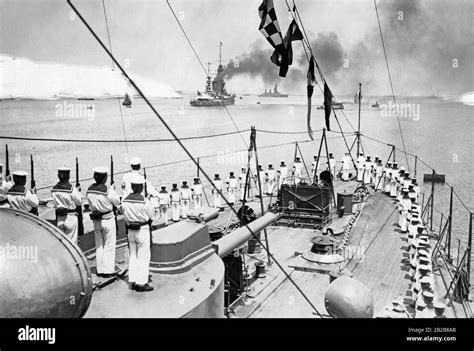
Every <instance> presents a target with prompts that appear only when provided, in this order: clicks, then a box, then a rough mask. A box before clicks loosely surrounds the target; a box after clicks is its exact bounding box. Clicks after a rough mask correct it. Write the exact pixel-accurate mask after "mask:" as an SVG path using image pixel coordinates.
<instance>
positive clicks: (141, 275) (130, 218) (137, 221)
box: [122, 174, 155, 292]
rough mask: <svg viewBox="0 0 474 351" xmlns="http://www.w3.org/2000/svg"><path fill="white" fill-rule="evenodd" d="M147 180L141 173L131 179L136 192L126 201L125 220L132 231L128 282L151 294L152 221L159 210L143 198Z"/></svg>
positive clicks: (138, 289) (124, 201)
mask: <svg viewBox="0 0 474 351" xmlns="http://www.w3.org/2000/svg"><path fill="white" fill-rule="evenodd" d="M144 184H145V178H143V177H142V176H141V175H139V174H134V175H132V176H131V177H130V185H131V189H132V193H131V194H129V195H127V197H125V198H124V199H123V201H122V209H123V218H124V220H125V226H126V228H127V231H128V243H129V263H128V280H129V282H130V283H131V284H132V289H133V290H135V291H139V292H143V291H151V290H153V287H152V286H151V285H149V278H148V274H149V270H150V258H151V253H150V222H151V221H152V220H153V216H154V215H155V209H154V208H153V205H152V204H151V202H150V200H148V199H146V198H145V197H144V196H143V195H142V192H143V188H144Z"/></svg>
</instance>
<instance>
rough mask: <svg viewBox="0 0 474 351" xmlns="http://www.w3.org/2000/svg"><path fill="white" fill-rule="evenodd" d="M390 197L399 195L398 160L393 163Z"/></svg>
mask: <svg viewBox="0 0 474 351" xmlns="http://www.w3.org/2000/svg"><path fill="white" fill-rule="evenodd" d="M390 174H391V177H390V197H396V196H397V174H398V165H397V163H396V162H394V163H393V168H392V171H391V172H390Z"/></svg>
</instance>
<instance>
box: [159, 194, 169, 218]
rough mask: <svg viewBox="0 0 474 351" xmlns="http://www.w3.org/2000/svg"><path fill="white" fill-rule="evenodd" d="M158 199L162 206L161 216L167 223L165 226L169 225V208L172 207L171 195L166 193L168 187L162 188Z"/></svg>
mask: <svg viewBox="0 0 474 351" xmlns="http://www.w3.org/2000/svg"><path fill="white" fill-rule="evenodd" d="M158 199H159V204H160V216H161V218H163V220H164V221H165V225H168V208H169V207H170V194H169V193H168V191H166V186H164V185H162V186H161V190H160V192H159V193H158Z"/></svg>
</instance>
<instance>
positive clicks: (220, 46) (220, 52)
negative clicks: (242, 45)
mask: <svg viewBox="0 0 474 351" xmlns="http://www.w3.org/2000/svg"><path fill="white" fill-rule="evenodd" d="M219 67H222V41H220V42H219Z"/></svg>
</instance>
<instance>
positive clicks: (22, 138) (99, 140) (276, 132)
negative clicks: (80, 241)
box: [0, 129, 340, 143]
mask: <svg viewBox="0 0 474 351" xmlns="http://www.w3.org/2000/svg"><path fill="white" fill-rule="evenodd" d="M248 131H250V129H241V130H239V131H235V132H225V133H217V134H208V135H197V136H189V137H181V138H180V139H181V140H199V139H209V138H216V137H222V136H228V135H234V134H239V133H245V132H248ZM256 131H257V132H259V133H264V134H282V135H297V134H308V132H307V131H305V132H284V131H277V130H264V129H256ZM320 131H322V129H318V130H316V131H315V132H320ZM334 133H338V134H340V132H337V131H334ZM0 139H6V140H25V141H37V142H65V143H125V142H127V143H157V142H172V141H175V140H174V139H172V138H164V139H127V140H125V139H64V138H35V137H23V136H10V135H0ZM328 139H329V138H328ZM316 140H317V139H316Z"/></svg>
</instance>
